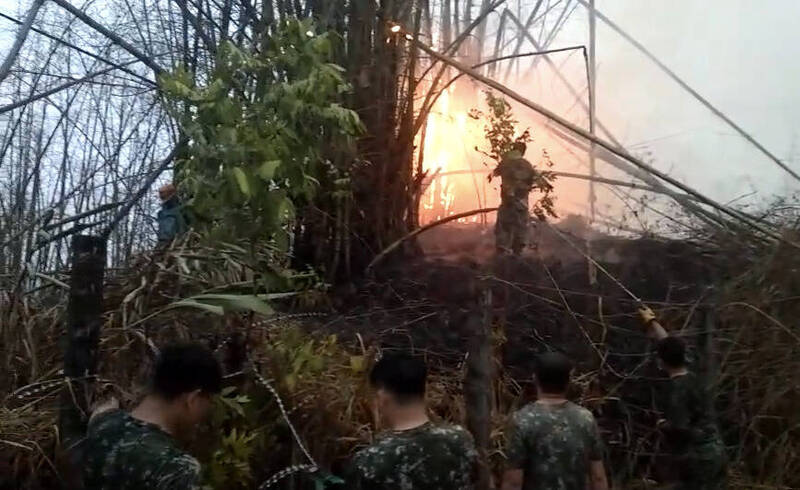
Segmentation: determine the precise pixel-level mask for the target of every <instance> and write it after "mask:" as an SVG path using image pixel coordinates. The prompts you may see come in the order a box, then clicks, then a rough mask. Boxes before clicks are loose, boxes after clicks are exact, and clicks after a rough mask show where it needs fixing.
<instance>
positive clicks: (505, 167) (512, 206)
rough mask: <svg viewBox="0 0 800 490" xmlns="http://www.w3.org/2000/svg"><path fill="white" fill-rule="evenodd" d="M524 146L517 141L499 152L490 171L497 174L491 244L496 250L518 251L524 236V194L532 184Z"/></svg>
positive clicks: (527, 216)
mask: <svg viewBox="0 0 800 490" xmlns="http://www.w3.org/2000/svg"><path fill="white" fill-rule="evenodd" d="M526 150H527V146H526V145H525V143H523V142H521V141H518V142H516V143H514V144H513V146H512V149H511V151H509V152H508V153H506V154H505V155H503V159H502V160H501V162H500V164H499V165H497V167H496V168H495V169H494V171H493V172H492V175H493V176H495V177H500V182H501V184H500V208H499V209H498V211H497V223H495V227H494V234H495V246H496V248H497V253H498V254H508V253H513V254H514V255H519V254H520V253H521V252H522V250H523V249H524V248H525V245H526V243H527V240H528V224H529V222H530V214H529V213H528V195H529V194H530V192H531V189H532V188H533V183H534V179H535V177H536V171H535V170H534V168H533V165H531V163H530V162H529V161H528V160H526V159H525V158H524V155H525V151H526Z"/></svg>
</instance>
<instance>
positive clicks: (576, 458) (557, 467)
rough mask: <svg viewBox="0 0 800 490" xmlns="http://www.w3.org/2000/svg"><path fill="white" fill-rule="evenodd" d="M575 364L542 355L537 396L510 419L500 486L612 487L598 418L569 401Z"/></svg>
mask: <svg viewBox="0 0 800 490" xmlns="http://www.w3.org/2000/svg"><path fill="white" fill-rule="evenodd" d="M571 371H572V363H571V362H570V360H569V359H567V358H566V356H564V355H563V354H559V353H556V352H550V353H547V354H543V355H541V356H539V358H538V359H537V367H536V386H537V390H538V398H537V400H536V402H535V403H531V404H528V405H526V406H525V407H523V408H522V409H521V410H519V411H518V412H516V413H514V414H513V416H512V417H511V422H510V424H509V426H508V429H507V432H506V448H505V457H506V460H507V462H506V471H505V473H504V474H503V487H502V490H587V489H589V490H608V481H607V479H606V473H605V466H604V465H603V444H602V440H601V437H600V433H599V431H598V428H597V424H596V422H595V419H594V416H593V415H592V414H591V412H589V411H588V410H586V409H585V408H583V407H581V406H579V405H576V404H574V403H572V402H570V401H568V400H567V399H566V392H567V388H568V386H569V380H570V373H571Z"/></svg>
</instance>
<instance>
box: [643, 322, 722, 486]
mask: <svg viewBox="0 0 800 490" xmlns="http://www.w3.org/2000/svg"><path fill="white" fill-rule="evenodd" d="M639 317H640V318H641V320H642V323H643V324H644V325H645V328H647V331H648V334H649V335H650V337H652V338H653V339H655V340H656V342H657V351H658V363H659V366H660V367H661V368H662V369H663V370H664V371H666V373H667V375H668V376H669V381H668V384H667V389H666V393H665V394H666V397H665V399H664V401H663V403H662V404H661V407H660V408H661V411H662V414H663V417H664V419H663V420H662V421H660V422H659V428H660V429H661V432H662V433H663V434H664V437H665V441H666V442H667V445H668V446H669V449H670V452H671V454H672V459H673V461H674V463H675V466H676V468H677V471H676V473H675V475H674V476H675V478H676V480H677V482H676V483H677V486H675V488H676V489H678V490H718V489H723V488H727V486H726V469H727V468H726V467H727V456H726V454H725V446H724V444H723V442H722V439H721V437H720V434H719V429H718V428H717V423H716V418H715V416H714V409H713V400H714V398H713V396H712V394H711V393H710V392H709V390H708V387H707V386H704V383H702V381H701V379H700V378H698V377H697V376H696V375H695V374H694V373H692V372H691V371H690V370H689V362H688V359H687V355H686V344H685V343H684V341H683V340H682V339H680V338H679V337H674V336H672V335H669V334H668V333H667V330H666V329H665V328H664V327H663V326H661V324H660V323H659V322H658V319H657V318H656V315H655V313H653V310H651V309H650V308H648V307H647V306H642V307H640V308H639Z"/></svg>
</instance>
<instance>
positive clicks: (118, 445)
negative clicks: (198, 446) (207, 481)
mask: <svg viewBox="0 0 800 490" xmlns="http://www.w3.org/2000/svg"><path fill="white" fill-rule="evenodd" d="M87 442H88V448H87V451H88V453H87V456H88V460H87V471H91V472H96V471H101V470H100V468H113V470H102V473H103V475H104V476H103V478H104V479H110V478H120V479H122V480H126V479H129V477H130V476H136V477H137V478H139V479H141V481H152V482H162V481H167V482H169V483H170V485H169V486H168V487H172V488H192V485H194V484H195V483H196V481H197V479H198V478H199V474H200V463H199V462H198V461H197V460H196V459H195V458H194V457H192V456H191V455H189V454H188V453H186V452H184V451H183V450H181V449H179V448H178V447H177V446H176V445H175V443H174V441H173V439H172V438H171V437H170V436H169V435H168V434H166V433H165V432H163V431H161V430H160V429H158V428H156V427H154V426H150V425H148V424H145V423H143V422H140V421H137V420H135V419H134V418H133V417H131V416H130V415H129V414H127V413H125V412H121V411H117V412H114V413H109V414H103V415H101V416H98V418H97V419H96V420H94V421H92V424H91V425H90V427H89V431H88V437H87ZM108 471H111V472H113V473H119V474H114V475H111V474H108V473H107V472H108Z"/></svg>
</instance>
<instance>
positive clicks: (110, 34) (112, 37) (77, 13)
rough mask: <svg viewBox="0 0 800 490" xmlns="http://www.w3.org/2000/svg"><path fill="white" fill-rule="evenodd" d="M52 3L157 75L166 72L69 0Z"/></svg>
mask: <svg viewBox="0 0 800 490" xmlns="http://www.w3.org/2000/svg"><path fill="white" fill-rule="evenodd" d="M52 1H53V3H55V4H56V5H58V6H59V7H61V8H62V9H64V10H66V11H67V12H69V13H71V14H72V15H74V16H75V17H77V18H78V20H80V21H81V22H83V23H84V24H86V25H87V26H89V27H91V28H92V29H94V30H95V31H97V32H99V33H100V34H102V35H103V36H105V37H107V38H108V39H110V40H111V41H112V42H114V44H116V45H118V46H119V47H121V48H122V49H124V50H125V51H127V52H128V53H130V54H131V55H132V56H133V57H134V58H136V59H138V60H139V61H141V62H142V63H144V64H145V65H147V66H148V67H149V68H150V69H151V70H153V72H155V74H156V75H160V74H161V73H162V72H163V71H164V69H163V68H162V67H161V66H159V64H158V63H156V61H155V60H153V59H152V58H150V57H149V56H147V55H146V54H144V53H142V52H141V51H139V49H137V48H136V47H135V46H133V45H132V44H131V43H129V42H128V41H126V40H124V39H122V38H121V37H120V36H118V35H117V34H115V33H114V32H112V31H111V30H110V29H108V28H107V27H104V26H103V25H101V24H100V23H98V22H97V21H96V20H94V19H92V18H91V17H89V16H88V15H87V14H86V13H85V12H82V11H80V10H78V9H77V8H75V6H73V5H72V4H71V3H69V1H68V0H52Z"/></svg>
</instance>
